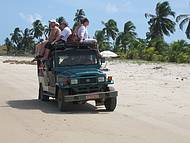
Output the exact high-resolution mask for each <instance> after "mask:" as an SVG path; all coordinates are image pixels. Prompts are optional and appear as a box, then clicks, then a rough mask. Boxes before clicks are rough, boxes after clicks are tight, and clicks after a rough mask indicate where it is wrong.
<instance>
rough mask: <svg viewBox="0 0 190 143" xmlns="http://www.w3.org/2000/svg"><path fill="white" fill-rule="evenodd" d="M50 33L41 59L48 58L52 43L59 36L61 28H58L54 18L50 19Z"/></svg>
mask: <svg viewBox="0 0 190 143" xmlns="http://www.w3.org/2000/svg"><path fill="white" fill-rule="evenodd" d="M49 22H50V29H51V31H50V34H49V37H48V42H47V44H46V45H45V53H44V57H43V59H48V56H49V52H50V50H51V49H52V45H54V44H55V43H56V42H57V41H59V39H60V36H61V30H60V29H59V23H58V22H56V20H54V19H53V20H50V21H49Z"/></svg>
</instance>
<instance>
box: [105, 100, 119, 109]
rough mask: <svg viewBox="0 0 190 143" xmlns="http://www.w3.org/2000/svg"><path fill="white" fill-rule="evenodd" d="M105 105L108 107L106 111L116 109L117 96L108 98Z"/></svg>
mask: <svg viewBox="0 0 190 143" xmlns="http://www.w3.org/2000/svg"><path fill="white" fill-rule="evenodd" d="M104 105H105V107H106V111H109V112H112V111H114V110H115V108H116V105H117V97H112V98H108V99H106V100H105V102H104Z"/></svg>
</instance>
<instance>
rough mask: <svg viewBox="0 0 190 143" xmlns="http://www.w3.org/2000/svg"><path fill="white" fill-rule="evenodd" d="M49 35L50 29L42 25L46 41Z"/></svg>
mask: <svg viewBox="0 0 190 143" xmlns="http://www.w3.org/2000/svg"><path fill="white" fill-rule="evenodd" d="M49 33H50V27H49V26H47V25H44V36H45V38H46V39H48V36H49Z"/></svg>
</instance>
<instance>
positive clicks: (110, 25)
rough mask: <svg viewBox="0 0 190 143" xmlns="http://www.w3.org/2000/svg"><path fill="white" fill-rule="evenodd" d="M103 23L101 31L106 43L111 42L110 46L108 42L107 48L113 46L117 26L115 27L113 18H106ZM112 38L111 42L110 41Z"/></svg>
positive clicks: (115, 23)
mask: <svg viewBox="0 0 190 143" xmlns="http://www.w3.org/2000/svg"><path fill="white" fill-rule="evenodd" d="M102 24H103V25H104V28H103V30H102V31H103V32H104V33H105V36H106V40H107V43H111V44H112V46H111V45H110V44H109V48H113V46H114V43H115V40H116V37H117V35H118V32H119V30H118V28H117V22H116V21H115V20H113V19H110V20H108V21H107V22H103V21H102ZM111 40H112V42H111Z"/></svg>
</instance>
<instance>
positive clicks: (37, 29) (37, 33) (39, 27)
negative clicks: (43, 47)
mask: <svg viewBox="0 0 190 143" xmlns="http://www.w3.org/2000/svg"><path fill="white" fill-rule="evenodd" d="M32 26H33V28H32V33H33V35H34V36H33V37H34V38H36V39H38V40H40V38H41V37H42V36H43V33H44V26H43V24H42V22H41V21H40V20H36V21H34V22H33V23H32Z"/></svg>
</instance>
